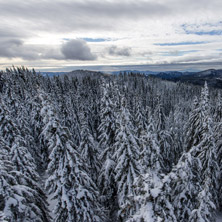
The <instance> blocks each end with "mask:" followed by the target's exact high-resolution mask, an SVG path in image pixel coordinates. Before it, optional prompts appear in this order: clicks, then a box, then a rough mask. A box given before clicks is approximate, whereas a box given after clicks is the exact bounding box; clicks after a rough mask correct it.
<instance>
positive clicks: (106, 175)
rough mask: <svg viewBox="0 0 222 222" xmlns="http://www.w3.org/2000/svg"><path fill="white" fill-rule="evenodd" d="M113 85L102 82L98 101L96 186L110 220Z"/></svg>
mask: <svg viewBox="0 0 222 222" xmlns="http://www.w3.org/2000/svg"><path fill="white" fill-rule="evenodd" d="M114 87H115V86H114V83H113V82H110V83H106V81H105V80H103V84H102V89H101V91H102V97H101V101H100V106H101V108H100V125H99V127H98V132H99V146H100V150H101V152H100V155H99V159H100V161H101V169H100V172H99V177H98V185H99V187H100V189H101V200H102V203H103V204H104V206H106V208H107V211H108V212H109V213H110V215H109V217H110V218H115V212H116V208H117V207H116V206H117V203H116V201H117V200H116V191H117V188H116V183H115V179H114V178H115V173H114V169H115V166H116V164H115V161H114V159H113V154H114V146H113V145H114V142H115V130H116V103H115V101H114V98H115V96H114V92H113V90H114Z"/></svg>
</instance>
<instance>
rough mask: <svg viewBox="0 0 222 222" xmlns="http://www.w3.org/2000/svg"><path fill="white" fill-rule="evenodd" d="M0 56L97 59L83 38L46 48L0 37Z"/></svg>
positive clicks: (10, 57)
mask: <svg viewBox="0 0 222 222" xmlns="http://www.w3.org/2000/svg"><path fill="white" fill-rule="evenodd" d="M0 57H2V58H9V59H12V58H21V59H24V60H37V59H39V60H41V59H55V60H82V61H86V60H95V59H96V56H95V55H93V54H92V52H91V49H90V48H89V46H88V45H87V44H86V42H85V41H83V40H69V41H67V42H66V43H64V44H63V45H62V46H61V47H57V48H50V47H48V48H45V47H44V46H41V45H39V46H36V45H25V44H24V42H23V41H22V40H20V39H15V38H13V39H8V40H2V39H0Z"/></svg>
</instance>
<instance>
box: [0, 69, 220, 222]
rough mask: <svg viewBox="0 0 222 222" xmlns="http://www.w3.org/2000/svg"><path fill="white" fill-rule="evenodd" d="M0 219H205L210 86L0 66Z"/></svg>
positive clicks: (213, 108) (212, 107)
mask: <svg viewBox="0 0 222 222" xmlns="http://www.w3.org/2000/svg"><path fill="white" fill-rule="evenodd" d="M0 94H1V96H0V220H5V221H10V222H29V221H30V222H50V221H53V222H73V221H75V222H114V221H115V222H116V221H120V222H125V221H127V222H140V221H143V222H161V221H162V222H164V221H167V222H179V221H180V222H202V221H206V222H213V221H214V220H215V214H216V212H217V211H219V210H221V208H222V177H221V172H222V139H221V138H222V137H221V130H222V103H221V93H220V90H219V89H210V90H209V88H208V86H207V83H206V84H205V86H204V87H203V88H201V87H199V86H193V85H189V84H182V83H179V82H178V83H173V82H168V81H163V80H159V79H156V78H152V77H147V76H145V75H140V74H130V73H128V74H124V73H123V74H120V75H116V76H115V75H110V76H109V75H103V74H102V73H101V74H98V73H97V74H95V75H88V74H87V72H86V74H85V75H84V72H83V71H81V76H77V77H75V76H64V75H63V76H54V77H50V78H49V77H44V76H42V75H41V74H37V73H36V72H35V71H34V70H32V71H30V70H28V69H26V68H24V67H21V68H14V67H12V68H11V69H7V70H6V71H4V72H1V73H0Z"/></svg>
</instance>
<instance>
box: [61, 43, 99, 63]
mask: <svg viewBox="0 0 222 222" xmlns="http://www.w3.org/2000/svg"><path fill="white" fill-rule="evenodd" d="M61 51H62V54H63V55H64V57H65V59H69V60H83V61H84V60H95V59H96V56H95V55H93V54H92V52H91V50H90V48H89V46H88V45H87V44H86V42H84V41H83V40H78V39H73V40H70V41H68V42H66V43H65V44H64V45H63V46H62V49H61Z"/></svg>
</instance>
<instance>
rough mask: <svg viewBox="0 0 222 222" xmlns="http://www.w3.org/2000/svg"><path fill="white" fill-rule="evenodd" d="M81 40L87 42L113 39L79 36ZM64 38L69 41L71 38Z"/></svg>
mask: <svg viewBox="0 0 222 222" xmlns="http://www.w3.org/2000/svg"><path fill="white" fill-rule="evenodd" d="M79 39H81V40H84V41H86V42H107V41H111V39H108V38H107V39H105V38H79ZM63 40H65V41H69V40H71V39H69V38H63Z"/></svg>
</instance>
